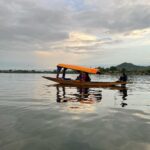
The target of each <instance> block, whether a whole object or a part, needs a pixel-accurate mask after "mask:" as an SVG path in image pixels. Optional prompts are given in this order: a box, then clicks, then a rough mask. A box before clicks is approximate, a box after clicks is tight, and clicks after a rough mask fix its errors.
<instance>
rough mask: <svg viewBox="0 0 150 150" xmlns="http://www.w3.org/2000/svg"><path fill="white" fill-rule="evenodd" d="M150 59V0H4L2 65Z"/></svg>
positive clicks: (0, 43)
mask: <svg viewBox="0 0 150 150" xmlns="http://www.w3.org/2000/svg"><path fill="white" fill-rule="evenodd" d="M123 62H131V63H134V64H136V65H150V0H142V1H141V0H105V1H103V0H1V1H0V69H51V68H54V67H55V66H56V65H57V64H58V63H69V64H76V65H85V66H112V65H118V64H120V63H123Z"/></svg>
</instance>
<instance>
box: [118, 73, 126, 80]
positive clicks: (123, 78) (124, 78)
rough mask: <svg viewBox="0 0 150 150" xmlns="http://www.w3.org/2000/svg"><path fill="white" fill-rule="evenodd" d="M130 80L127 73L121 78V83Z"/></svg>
mask: <svg viewBox="0 0 150 150" xmlns="http://www.w3.org/2000/svg"><path fill="white" fill-rule="evenodd" d="M127 80H128V77H127V75H126V74H125V72H123V73H122V75H121V76H120V78H119V81H123V82H126V81H127Z"/></svg>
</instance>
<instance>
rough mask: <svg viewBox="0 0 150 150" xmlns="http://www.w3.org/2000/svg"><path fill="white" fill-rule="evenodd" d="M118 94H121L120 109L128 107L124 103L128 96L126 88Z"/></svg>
mask: <svg viewBox="0 0 150 150" xmlns="http://www.w3.org/2000/svg"><path fill="white" fill-rule="evenodd" d="M120 93H121V95H122V102H121V106H122V107H125V106H127V105H128V104H127V103H125V101H126V100H127V96H128V94H127V89H126V88H123V89H121V90H120Z"/></svg>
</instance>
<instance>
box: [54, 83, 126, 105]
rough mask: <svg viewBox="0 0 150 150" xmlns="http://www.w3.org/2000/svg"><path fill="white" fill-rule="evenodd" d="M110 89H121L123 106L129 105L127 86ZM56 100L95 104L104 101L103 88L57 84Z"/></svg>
mask: <svg viewBox="0 0 150 150" xmlns="http://www.w3.org/2000/svg"><path fill="white" fill-rule="evenodd" d="M110 90H117V91H119V93H120V94H119V95H120V96H121V104H120V105H121V107H125V106H127V103H126V102H125V101H126V100H127V96H128V94H127V88H126V87H122V88H121V87H112V88H111V89H110ZM120 96H119V97H120ZM103 99H105V97H103ZM56 101H57V102H58V103H66V102H79V103H84V104H93V103H97V102H101V101H102V90H101V88H87V87H86V88H85V87H84V88H83V87H80V88H79V87H67V86H63V85H59V84H58V85H56Z"/></svg>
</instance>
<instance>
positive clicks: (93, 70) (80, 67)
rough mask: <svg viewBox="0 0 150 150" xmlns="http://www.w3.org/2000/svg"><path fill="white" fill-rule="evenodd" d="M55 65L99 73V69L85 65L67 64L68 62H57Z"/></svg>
mask: <svg viewBox="0 0 150 150" xmlns="http://www.w3.org/2000/svg"><path fill="white" fill-rule="evenodd" d="M57 67H61V68H67V69H72V70H77V71H82V72H86V73H93V74H98V73H100V72H99V70H98V69H95V68H87V67H83V66H76V65H69V64H58V65H57Z"/></svg>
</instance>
